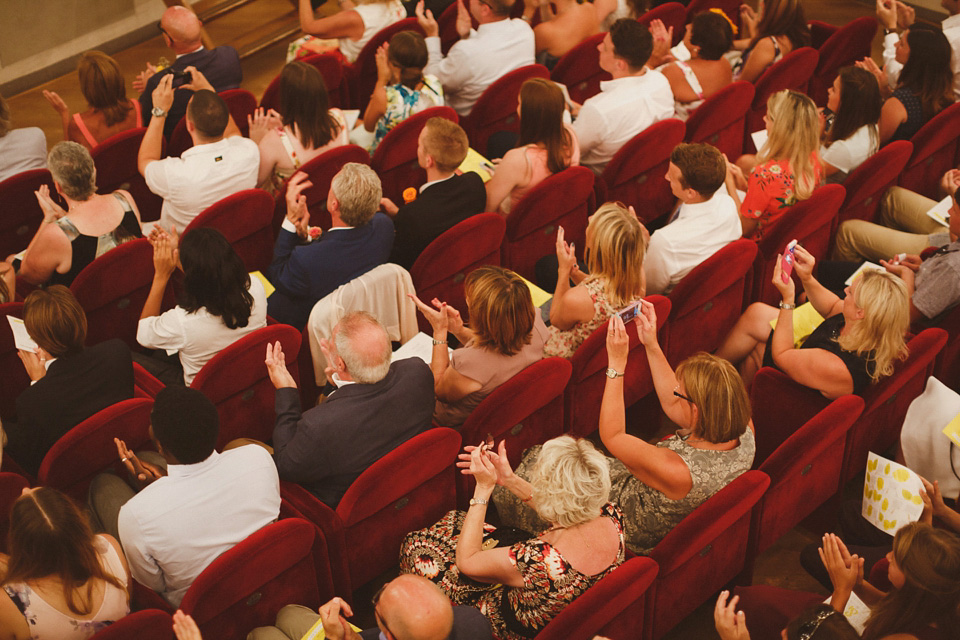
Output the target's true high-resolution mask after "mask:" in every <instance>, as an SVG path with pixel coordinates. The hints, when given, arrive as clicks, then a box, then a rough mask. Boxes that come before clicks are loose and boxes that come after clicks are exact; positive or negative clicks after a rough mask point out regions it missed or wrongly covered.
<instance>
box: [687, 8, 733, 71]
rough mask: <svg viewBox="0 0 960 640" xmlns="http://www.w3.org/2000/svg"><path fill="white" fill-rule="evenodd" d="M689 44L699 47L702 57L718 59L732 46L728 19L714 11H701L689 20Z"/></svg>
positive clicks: (731, 31)
mask: <svg viewBox="0 0 960 640" xmlns="http://www.w3.org/2000/svg"><path fill="white" fill-rule="evenodd" d="M690 44H692V45H696V46H698V47H700V57H701V58H702V59H704V60H719V59H720V58H722V57H723V54H725V53H726V52H727V51H729V50H730V47H732V46H733V29H732V28H731V27H730V21H729V20H727V18H726V17H724V16H722V15H720V14H719V13H716V12H714V11H701V12H700V13H698V14H697V15H695V16H694V17H693V20H692V21H691V27H690Z"/></svg>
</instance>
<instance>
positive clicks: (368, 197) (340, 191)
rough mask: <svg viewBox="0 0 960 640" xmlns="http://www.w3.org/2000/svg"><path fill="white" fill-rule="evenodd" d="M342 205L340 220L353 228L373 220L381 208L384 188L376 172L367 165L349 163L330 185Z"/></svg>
mask: <svg viewBox="0 0 960 640" xmlns="http://www.w3.org/2000/svg"><path fill="white" fill-rule="evenodd" d="M330 187H331V189H332V190H333V196H334V197H335V198H336V199H337V201H338V202H339V203H340V219H341V220H343V221H344V222H345V223H346V224H348V225H350V226H351V227H360V226H363V225H365V224H367V223H368V222H370V221H371V220H372V219H373V214H375V213H376V212H377V210H378V209H379V208H380V198H382V197H383V188H382V187H381V186H380V178H379V177H378V176H377V174H376V172H375V171H374V170H373V169H371V168H370V167H369V166H367V165H365V164H360V163H359V162H348V163H347V164H345V165H343V169H340V171H339V172H338V173H337V175H335V176H334V177H333V180H332V181H331V183H330Z"/></svg>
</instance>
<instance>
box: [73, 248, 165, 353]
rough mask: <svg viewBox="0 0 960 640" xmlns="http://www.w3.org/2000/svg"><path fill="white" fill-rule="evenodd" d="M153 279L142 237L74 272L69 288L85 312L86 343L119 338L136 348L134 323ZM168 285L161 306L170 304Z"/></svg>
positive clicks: (150, 251)
mask: <svg viewBox="0 0 960 640" xmlns="http://www.w3.org/2000/svg"><path fill="white" fill-rule="evenodd" d="M152 282H153V247H151V246H150V241H149V240H147V239H146V238H137V239H136V240H131V241H130V242H125V243H123V244H121V245H120V246H119V247H116V248H114V249H111V250H110V251H108V252H106V253H105V254H103V255H102V256H100V257H99V258H97V259H96V260H94V261H93V262H91V263H90V264H89V265H87V266H86V267H85V268H84V269H83V271H81V272H80V273H79V274H77V277H76V278H75V279H74V281H73V284H71V285H70V290H71V291H72V292H73V295H74V296H76V298H77V301H78V302H79V303H80V306H81V307H83V310H84V311H86V313H87V344H88V345H94V344H98V343H100V342H103V341H104V340H109V339H110V338H120V339H121V340H123V341H124V342H126V343H127V344H128V345H129V346H130V348H131V349H133V350H139V348H140V347H139V345H138V344H137V324H138V323H139V321H140V312H141V311H142V310H143V303H144V302H146V301H147V294H148V293H150V285H151V283H152ZM171 292H172V287H168V288H167V297H166V298H165V299H164V305H163V306H164V307H165V308H169V307H170V306H172V304H171V303H172V294H171Z"/></svg>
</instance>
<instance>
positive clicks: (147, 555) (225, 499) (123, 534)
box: [90, 386, 280, 607]
mask: <svg viewBox="0 0 960 640" xmlns="http://www.w3.org/2000/svg"><path fill="white" fill-rule="evenodd" d="M219 430H220V423H219V418H218V416H217V408H216V407H215V406H213V403H212V402H210V400H208V399H207V397H206V396H204V395H203V394H202V393H200V392H199V391H197V390H195V389H190V388H189V387H180V386H171V387H165V388H164V389H163V390H162V391H160V393H158V394H157V398H156V400H155V403H154V406H153V412H152V413H151V414H150V434H151V437H152V438H153V440H154V443H155V445H156V447H157V450H158V451H159V452H160V455H161V456H162V457H163V459H162V461H161V460H158V462H161V464H160V465H155V464H150V463H148V462H146V461H141V460H140V459H139V458H138V457H137V456H136V455H134V454H133V453H132V452H131V451H129V450H128V449H127V447H126V445H125V444H124V443H123V442H122V441H118V445H117V446H118V449H119V451H120V456H121V459H122V460H123V461H124V463H125V464H126V466H127V469H128V470H129V471H130V472H131V474H132V476H133V477H134V478H136V479H137V481H139V483H140V484H141V485H146V486H144V488H143V489H142V490H141V491H140V492H139V493H136V494H134V492H133V490H132V489H131V488H130V486H129V485H127V483H126V482H124V481H123V480H121V479H120V478H119V477H117V476H115V475H113V474H101V475H99V476H97V477H96V478H94V480H93V483H92V484H91V486H90V506H91V507H92V509H93V512H94V514H95V515H96V516H97V518H99V520H100V522H101V523H102V526H103V528H104V529H105V530H106V531H107V532H108V533H111V534H112V535H114V536H115V537H117V538H119V540H120V543H121V544H122V545H123V552H124V555H126V557H127V562H128V563H129V564H130V573H131V575H133V577H134V578H135V579H136V580H137V581H138V582H139V583H140V584H142V585H144V586H147V587H150V588H151V589H153V590H154V591H157V592H158V593H160V595H162V596H163V597H164V598H165V599H166V600H167V602H169V603H170V604H172V605H173V606H174V607H177V606H179V604H180V601H181V600H183V596H184V594H185V593H186V592H187V589H189V588H190V585H191V584H193V581H194V580H195V579H196V577H197V576H198V575H200V573H201V572H202V571H203V570H204V569H206V568H207V567H208V566H209V565H210V563H211V562H213V561H214V560H215V559H216V558H217V557H218V556H219V555H220V554H222V553H223V552H224V551H227V550H229V549H231V548H233V547H234V545H236V544H237V543H239V542H240V541H242V540H243V539H245V538H246V537H247V536H249V535H250V534H252V533H253V532H255V531H257V530H259V529H260V528H262V527H264V526H266V525H268V524H270V523H271V522H274V521H275V520H276V519H277V517H278V516H279V514H280V479H279V477H278V475H277V468H276V465H274V463H273V459H272V458H271V457H270V454H269V453H268V452H267V450H266V449H264V448H263V447H261V446H259V445H246V446H242V447H238V448H235V449H230V450H229V451H224V452H223V453H217V452H216V451H215V450H214V445H216V443H217V435H218V433H219ZM163 461H165V462H166V465H167V468H166V470H164V469H163V468H162V462H163Z"/></svg>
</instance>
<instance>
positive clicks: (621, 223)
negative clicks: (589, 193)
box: [584, 202, 647, 307]
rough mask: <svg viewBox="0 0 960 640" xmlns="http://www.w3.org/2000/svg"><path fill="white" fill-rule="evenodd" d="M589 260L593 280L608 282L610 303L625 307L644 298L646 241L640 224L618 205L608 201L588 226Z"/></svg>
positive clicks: (586, 256)
mask: <svg viewBox="0 0 960 640" xmlns="http://www.w3.org/2000/svg"><path fill="white" fill-rule="evenodd" d="M587 237H588V238H590V241H589V242H587V248H586V255H585V256H584V257H585V258H586V262H587V269H589V270H590V278H592V279H593V278H604V279H606V281H607V284H606V294H607V300H609V302H610V304H611V305H612V306H614V307H623V306H625V305H627V304H628V303H630V302H632V301H633V300H635V299H637V298H639V297H643V294H644V289H645V282H644V278H643V256H644V254H645V253H646V250H647V246H646V243H644V241H643V230H642V229H641V227H640V221H639V220H637V217H636V216H634V215H632V214H631V213H630V212H629V211H628V210H627V208H626V207H624V206H623V205H622V204H620V203H618V202H607V203H606V204H603V205H601V206H600V208H599V209H597V212H596V213H594V214H593V215H592V216H591V217H590V223H589V224H588V225H587Z"/></svg>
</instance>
